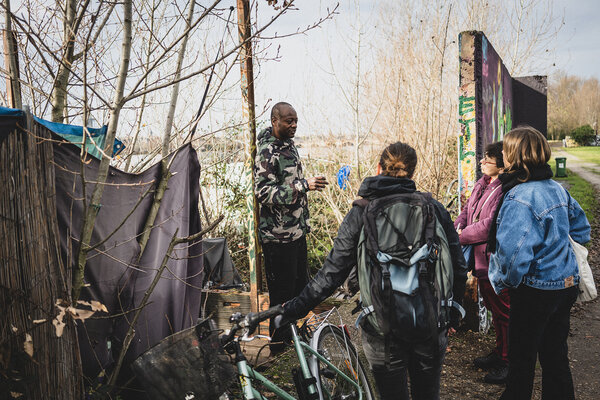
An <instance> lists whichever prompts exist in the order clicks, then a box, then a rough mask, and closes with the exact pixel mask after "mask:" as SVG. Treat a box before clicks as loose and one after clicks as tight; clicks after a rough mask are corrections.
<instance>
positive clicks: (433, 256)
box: [427, 242, 440, 264]
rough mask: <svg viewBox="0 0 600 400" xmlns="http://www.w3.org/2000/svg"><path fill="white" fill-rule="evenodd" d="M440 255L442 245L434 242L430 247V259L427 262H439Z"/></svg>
mask: <svg viewBox="0 0 600 400" xmlns="http://www.w3.org/2000/svg"><path fill="white" fill-rule="evenodd" d="M439 254H440V245H439V243H436V242H432V243H431V245H430V246H429V257H427V261H429V262H430V263H432V264H434V263H435V262H436V261H437V260H438V255H439Z"/></svg>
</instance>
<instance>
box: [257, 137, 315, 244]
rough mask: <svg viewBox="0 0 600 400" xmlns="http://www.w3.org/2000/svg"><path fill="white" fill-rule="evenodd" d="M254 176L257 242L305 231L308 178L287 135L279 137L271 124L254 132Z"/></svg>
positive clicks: (288, 237) (292, 236)
mask: <svg viewBox="0 0 600 400" xmlns="http://www.w3.org/2000/svg"><path fill="white" fill-rule="evenodd" d="M257 147H258V148H257V151H256V162H255V163H254V175H255V176H254V177H255V184H256V187H255V190H256V197H257V198H258V202H259V203H260V227H259V229H260V240H261V242H263V243H265V242H277V243H287V242H291V241H294V240H297V239H300V238H301V237H302V236H303V235H305V234H306V233H308V232H309V230H310V227H309V225H308V199H307V196H306V193H307V192H308V182H307V181H306V179H304V175H303V174H302V165H301V164H300V156H299V155H298V150H297V149H296V146H294V142H293V141H292V140H291V139H288V140H280V139H277V138H276V137H275V136H273V135H272V134H271V128H270V127H269V128H267V129H265V130H263V131H262V132H261V133H260V134H259V135H258V146H257Z"/></svg>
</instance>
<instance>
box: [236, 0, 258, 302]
mask: <svg viewBox="0 0 600 400" xmlns="http://www.w3.org/2000/svg"><path fill="white" fill-rule="evenodd" d="M237 12H238V32H239V38H240V43H241V44H242V46H241V47H240V69H241V74H242V80H241V86H242V110H243V118H244V121H245V122H246V123H245V124H244V133H245V135H244V136H245V138H246V145H245V146H244V147H245V154H246V162H245V168H244V175H246V210H247V212H248V258H249V261H250V307H251V310H252V311H253V312H256V311H258V294H259V293H260V289H261V287H262V273H261V268H260V264H261V263H260V255H261V251H260V243H259V241H258V201H257V200H256V196H255V195H254V172H253V171H254V159H255V157H256V120H255V117H256V115H255V111H254V72H253V70H252V42H251V41H250V36H251V35H252V34H251V25H250V4H249V0H237Z"/></svg>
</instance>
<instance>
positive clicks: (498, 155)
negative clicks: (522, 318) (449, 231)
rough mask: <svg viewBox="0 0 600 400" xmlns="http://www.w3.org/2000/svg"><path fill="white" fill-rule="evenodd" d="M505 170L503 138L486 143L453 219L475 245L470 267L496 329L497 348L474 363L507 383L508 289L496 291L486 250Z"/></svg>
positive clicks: (465, 240) (490, 379) (490, 378)
mask: <svg viewBox="0 0 600 400" xmlns="http://www.w3.org/2000/svg"><path fill="white" fill-rule="evenodd" d="M503 171H504V162H503V158H502V142H495V143H491V144H489V145H487V146H486V148H485V157H484V158H482V159H481V172H482V173H483V176H482V177H481V179H479V180H478V181H477V183H475V187H474V188H473V193H472V194H471V196H470V197H469V200H467V205H466V206H465V207H464V208H463V210H462V212H461V213H460V215H459V216H458V218H456V221H454V227H455V228H456V230H457V231H458V234H459V238H460V244H461V245H463V246H464V245H472V246H473V257H472V265H469V268H472V269H473V275H474V276H475V277H476V278H477V282H478V285H479V291H480V292H481V296H482V297H483V302H484V303H485V306H486V308H487V309H488V310H490V311H491V313H492V322H493V323H494V331H495V332H496V347H495V348H494V350H493V351H492V352H491V353H490V354H488V355H486V356H483V357H477V358H476V359H475V360H474V361H473V364H474V365H475V367H477V368H481V369H483V370H489V371H490V372H489V373H488V374H486V375H485V377H484V381H485V382H487V383H504V382H505V381H506V376H507V374H508V309H509V299H508V293H507V291H504V292H502V293H500V294H496V293H495V292H494V288H492V285H491V284H490V280H489V278H488V266H489V259H490V254H489V253H488V251H487V239H488V233H489V231H490V226H491V225H492V220H493V219H494V215H495V213H496V209H497V208H498V203H499V202H500V198H501V197H502V184H501V182H500V180H499V179H498V176H499V175H500V174H501V173H502V172H503Z"/></svg>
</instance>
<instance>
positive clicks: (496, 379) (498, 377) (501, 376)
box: [483, 364, 508, 384]
mask: <svg viewBox="0 0 600 400" xmlns="http://www.w3.org/2000/svg"><path fill="white" fill-rule="evenodd" d="M507 377H508V365H506V364H503V365H500V366H497V367H496V368H494V369H492V370H491V371H490V372H489V373H488V374H487V375H486V376H485V377H484V378H483V380H484V382H486V383H495V384H503V383H506V378H507Z"/></svg>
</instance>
